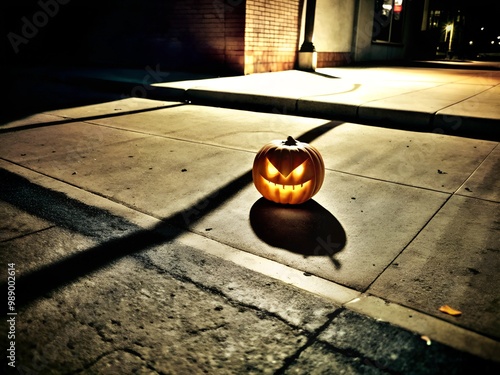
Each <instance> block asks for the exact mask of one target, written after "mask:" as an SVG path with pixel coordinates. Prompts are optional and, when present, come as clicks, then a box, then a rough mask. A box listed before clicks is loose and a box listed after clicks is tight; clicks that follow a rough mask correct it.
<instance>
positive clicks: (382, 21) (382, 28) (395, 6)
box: [372, 0, 403, 43]
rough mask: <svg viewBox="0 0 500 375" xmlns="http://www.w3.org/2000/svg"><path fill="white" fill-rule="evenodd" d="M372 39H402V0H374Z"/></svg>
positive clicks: (383, 40)
mask: <svg viewBox="0 0 500 375" xmlns="http://www.w3.org/2000/svg"><path fill="white" fill-rule="evenodd" d="M372 38H373V40H374V41H380V42H391V43H401V42H402V41H403V0H375V16H374V20H373V36H372Z"/></svg>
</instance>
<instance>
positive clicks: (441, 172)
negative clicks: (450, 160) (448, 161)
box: [438, 169, 448, 174]
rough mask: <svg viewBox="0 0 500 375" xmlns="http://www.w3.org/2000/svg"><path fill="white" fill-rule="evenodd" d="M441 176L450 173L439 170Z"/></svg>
mask: <svg viewBox="0 0 500 375" xmlns="http://www.w3.org/2000/svg"><path fill="white" fill-rule="evenodd" d="M438 173H439V174H448V172H443V171H442V170H441V169H438Z"/></svg>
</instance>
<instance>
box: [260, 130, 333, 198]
mask: <svg viewBox="0 0 500 375" xmlns="http://www.w3.org/2000/svg"><path fill="white" fill-rule="evenodd" d="M252 178H253V183H254V185H255V187H256V188H257V190H258V191H259V192H260V193H261V194H262V196H263V197H264V198H266V199H269V200H271V201H273V202H276V203H288V204H300V203H303V202H305V201H307V200H309V199H310V198H311V197H312V196H313V195H314V194H316V193H317V192H318V191H319V189H320V188H321V185H322V184H323V180H324V178H325V164H324V162H323V158H322V157H321V154H320V153H319V151H318V150H317V149H316V148H314V147H313V146H311V145H309V144H307V143H304V142H299V141H296V140H295V139H293V138H292V137H288V138H287V140H286V141H281V140H275V141H272V142H270V143H268V144H266V145H264V147H262V148H261V149H260V151H259V152H258V153H257V155H256V156H255V160H254V163H253V169H252Z"/></svg>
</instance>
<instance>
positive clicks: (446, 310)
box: [439, 305, 462, 316]
mask: <svg viewBox="0 0 500 375" xmlns="http://www.w3.org/2000/svg"><path fill="white" fill-rule="evenodd" d="M439 311H441V312H443V313H445V314H448V315H451V316H460V315H462V312H461V311H460V310H456V309H454V308H453V307H450V306H448V305H443V306H441V307H440V308H439Z"/></svg>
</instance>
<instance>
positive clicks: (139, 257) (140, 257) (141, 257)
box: [131, 254, 307, 332]
mask: <svg viewBox="0 0 500 375" xmlns="http://www.w3.org/2000/svg"><path fill="white" fill-rule="evenodd" d="M131 257H132V258H134V259H135V260H136V261H137V262H139V263H140V264H142V266H144V267H145V268H148V269H150V270H152V271H155V272H157V273H159V274H167V275H169V276H171V277H172V278H173V279H175V280H178V281H181V282H188V283H190V284H192V285H194V286H195V287H196V288H198V289H200V290H203V291H205V292H207V293H210V294H213V295H216V296H219V297H221V298H222V299H224V300H226V301H227V302H228V303H229V304H231V305H233V306H235V307H244V308H247V309H249V310H253V311H256V312H257V313H258V314H260V315H262V316H265V317H267V318H272V319H277V320H279V321H281V322H282V323H284V324H286V325H287V326H289V327H291V328H292V329H295V330H300V329H302V328H301V327H300V326H296V325H294V324H292V323H290V322H289V321H288V320H286V319H284V318H283V317H281V316H279V315H278V314H277V313H274V312H272V311H268V310H264V309H262V308H260V307H258V306H254V305H252V304H250V303H245V302H242V301H238V300H236V299H234V298H232V297H230V296H229V295H227V294H226V293H224V292H223V291H222V290H220V289H218V288H217V287H213V286H206V285H203V284H202V283H200V282H198V281H195V280H193V279H192V278H190V277H187V276H182V275H179V274H176V273H174V272H170V271H168V270H166V269H163V268H162V267H160V266H158V265H157V264H155V263H154V262H153V261H152V260H151V259H149V257H148V256H147V255H145V254H132V255H131ZM292 287H293V286H292ZM218 328H221V326H220V325H218V326H217V327H214V328H209V329H208V330H213V329H218ZM304 332H307V331H306V330H304Z"/></svg>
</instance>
